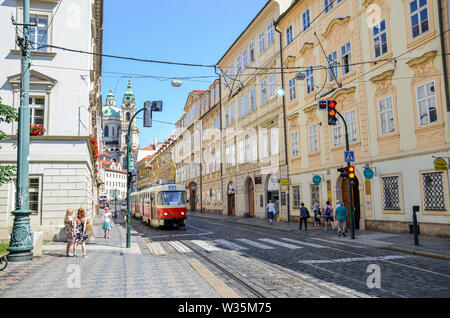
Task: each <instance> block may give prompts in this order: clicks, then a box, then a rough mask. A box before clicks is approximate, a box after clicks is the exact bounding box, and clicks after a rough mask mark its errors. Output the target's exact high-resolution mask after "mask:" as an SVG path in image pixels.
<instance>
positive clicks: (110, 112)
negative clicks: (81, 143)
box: [102, 88, 122, 162]
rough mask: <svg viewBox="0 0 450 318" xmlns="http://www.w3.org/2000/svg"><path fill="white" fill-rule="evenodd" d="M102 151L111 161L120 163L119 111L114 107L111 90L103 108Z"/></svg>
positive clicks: (114, 100) (114, 102)
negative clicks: (107, 154) (109, 156)
mask: <svg viewBox="0 0 450 318" xmlns="http://www.w3.org/2000/svg"><path fill="white" fill-rule="evenodd" d="M102 111H103V143H104V144H103V149H104V150H105V151H106V152H107V153H109V155H111V157H112V159H113V161H116V162H121V161H122V154H121V151H120V130H121V129H120V128H121V119H120V109H119V107H117V105H116V99H115V98H114V93H113V92H112V88H110V89H109V93H108V95H106V101H105V105H104V106H103V109H102Z"/></svg>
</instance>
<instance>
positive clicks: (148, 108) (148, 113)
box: [144, 101, 152, 127]
mask: <svg viewBox="0 0 450 318" xmlns="http://www.w3.org/2000/svg"><path fill="white" fill-rule="evenodd" d="M144 127H152V102H151V101H146V102H145V103H144Z"/></svg>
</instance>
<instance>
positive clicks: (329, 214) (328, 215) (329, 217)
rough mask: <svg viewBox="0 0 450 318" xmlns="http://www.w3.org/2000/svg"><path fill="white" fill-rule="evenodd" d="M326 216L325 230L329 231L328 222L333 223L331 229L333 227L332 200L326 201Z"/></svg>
mask: <svg viewBox="0 0 450 318" xmlns="http://www.w3.org/2000/svg"><path fill="white" fill-rule="evenodd" d="M323 214H324V216H325V228H324V230H325V231H328V224H329V223H330V224H331V229H333V222H332V221H333V220H334V218H333V207H332V206H331V204H330V201H327V202H326V206H325V207H324V213H323Z"/></svg>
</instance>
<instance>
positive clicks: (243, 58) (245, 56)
mask: <svg viewBox="0 0 450 318" xmlns="http://www.w3.org/2000/svg"><path fill="white" fill-rule="evenodd" d="M242 63H243V64H244V68H246V67H247V66H248V60H247V49H244V51H243V52H242Z"/></svg>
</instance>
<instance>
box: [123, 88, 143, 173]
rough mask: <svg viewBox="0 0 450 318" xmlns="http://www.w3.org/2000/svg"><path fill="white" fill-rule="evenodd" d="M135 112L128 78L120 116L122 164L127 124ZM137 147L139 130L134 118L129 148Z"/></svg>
mask: <svg viewBox="0 0 450 318" xmlns="http://www.w3.org/2000/svg"><path fill="white" fill-rule="evenodd" d="M135 113H136V100H135V97H134V93H133V91H132V89H131V81H130V80H128V87H127V91H126V92H125V94H124V95H123V101H122V109H121V116H120V118H121V132H120V135H121V136H120V151H121V152H122V153H123V154H124V158H123V160H121V162H122V164H124V163H125V162H126V153H127V133H128V125H129V123H130V120H131V118H132V117H133V116H134V114H135ZM138 148H139V130H138V128H137V126H136V118H135V119H134V120H133V123H132V124H131V149H132V150H134V151H137V149H138ZM124 166H125V165H124Z"/></svg>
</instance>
